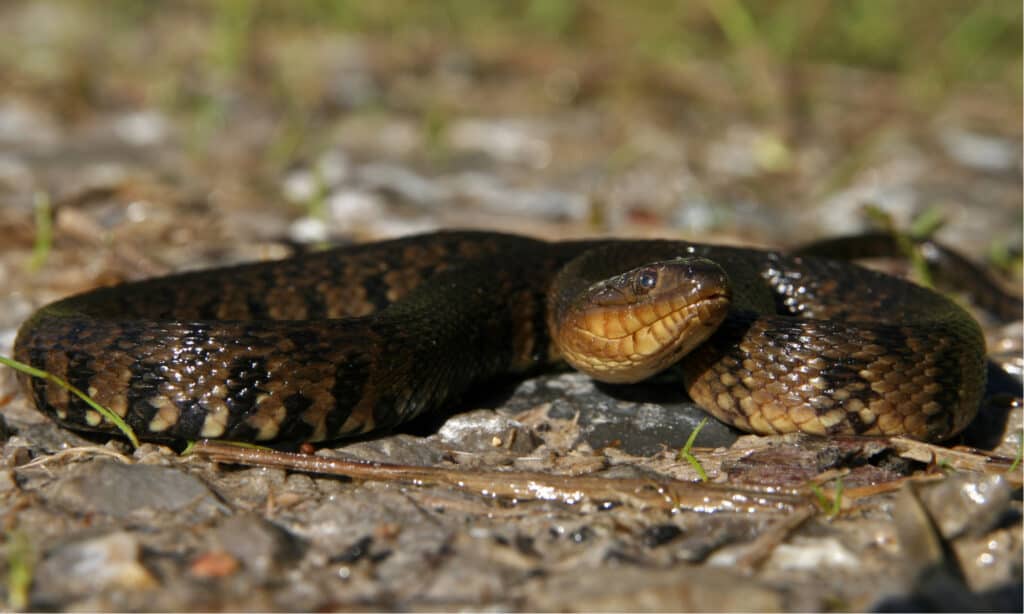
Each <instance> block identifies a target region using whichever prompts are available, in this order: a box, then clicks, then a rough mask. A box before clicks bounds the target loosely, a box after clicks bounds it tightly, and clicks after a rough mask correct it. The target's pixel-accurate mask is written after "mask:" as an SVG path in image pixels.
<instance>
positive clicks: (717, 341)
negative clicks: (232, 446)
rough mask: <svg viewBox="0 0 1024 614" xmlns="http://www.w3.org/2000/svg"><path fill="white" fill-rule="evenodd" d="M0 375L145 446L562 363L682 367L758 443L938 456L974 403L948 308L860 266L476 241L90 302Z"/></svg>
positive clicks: (430, 397)
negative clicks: (820, 441)
mask: <svg viewBox="0 0 1024 614" xmlns="http://www.w3.org/2000/svg"><path fill="white" fill-rule="evenodd" d="M678 332H686V333H688V334H690V333H692V335H691V336H683V339H684V340H683V341H675V340H674V339H676V338H677V334H676V333H678ZM15 356H16V358H18V359H19V360H21V361H23V362H27V363H29V364H31V365H33V366H35V367H37V368H41V369H45V370H47V371H49V372H51V373H53V374H55V375H58V376H60V377H62V378H64V379H66V380H67V381H68V382H70V383H71V384H73V385H75V386H77V387H78V388H80V389H81V390H84V391H87V392H88V393H89V394H90V395H91V396H93V397H94V398H95V399H96V400H97V401H98V402H100V403H101V404H103V405H105V406H107V407H108V408H110V409H111V410H112V411H114V412H116V413H117V414H119V415H120V416H122V417H123V418H124V419H125V421H126V422H127V423H128V424H129V425H130V426H131V427H132V428H133V429H135V431H136V433H138V434H139V436H140V437H143V438H146V439H157V440H160V439H163V440H167V439H196V438H203V437H212V438H225V439H234V440H251V441H261V442H270V441H319V440H325V439H334V438H340V437H345V436H350V435H356V434H362V433H367V432H369V431H374V430H377V429H385V428H388V427H392V426H394V425H397V424H399V423H401V422H404V421H406V420H409V419H410V418H412V417H413V416H416V415H418V414H420V413H422V412H425V411H431V410H435V409H438V408H440V407H443V406H449V405H451V404H452V403H454V402H455V400H456V399H457V398H458V397H460V396H461V395H463V394H464V393H466V392H467V391H468V390H470V389H471V388H473V387H475V386H479V385H480V384H482V383H484V382H486V381H488V380H492V379H493V378H496V377H499V376H503V375H509V374H520V373H527V372H533V371H537V370H539V369H542V368H545V367H547V366H549V365H553V364H555V363H557V362H559V360H560V359H562V358H565V359H568V360H569V362H571V363H572V364H574V365H576V366H577V367H580V368H582V369H583V370H585V371H587V372H588V373H591V374H592V375H594V376H595V377H597V378H599V379H604V380H607V381H634V380H636V379H639V378H642V377H646V376H647V375H651V374H653V373H656V372H658V371H660V370H662V369H666V368H678V369H680V370H681V372H682V378H683V381H684V383H685V386H686V388H687V390H688V392H689V394H690V396H691V397H692V398H693V399H694V400H695V401H696V402H697V403H698V404H699V405H701V406H702V407H703V408H705V409H706V410H707V411H709V412H710V413H712V414H714V415H715V416H716V417H717V418H719V419H721V420H723V421H725V422H727V423H729V424H732V425H734V426H736V427H738V428H740V429H743V430H746V431H751V432H755V433H765V434H768V433H785V432H790V431H804V432H808V433H816V434H821V435H827V434H845V433H857V434H868V435H892V434H905V435H909V436H911V437H915V438H919V439H926V440H942V439H946V438H949V437H951V436H952V435H954V434H956V433H958V432H959V431H960V430H962V429H963V428H964V427H965V426H966V425H967V424H968V423H969V422H970V421H971V420H972V419H973V417H974V415H975V413H976V412H977V409H978V405H979V402H980V399H981V395H982V393H983V389H984V385H985V345H984V340H983V337H982V333H981V330H980V328H979V326H978V324H977V323H976V322H975V321H974V320H973V319H972V318H971V317H970V316H969V315H968V314H967V313H966V312H965V311H964V310H962V309H961V308H960V307H958V306H957V305H956V304H955V303H954V302H952V301H951V300H949V299H947V298H945V297H943V296H941V295H939V294H937V293H935V292H932V291H930V290H927V289H924V288H921V287H918V286H916V285H913V284H911V283H908V282H904V281H901V280H899V279H896V278H893V277H889V276H886V275H883V274H881V273H876V272H873V271H869V270H867V269H864V268H861V267H858V266H856V265H853V264H848V263H845V262H838V261H832V260H826V259H816V258H810V257H798V256H791V255H786V254H783V253H779V252H772V251H758V250H751V249H740V248H730V247H716V246H710V245H700V244H693V243H684V242H672V241H616V240H604V241H579V242H561V243H547V242H542V241H538V240H534V239H529V238H525V237H519V236H513V235H504V234H497V233H485V232H441V233H434V234H428V235H422V236H417V237H410V238H404V239H398V240H392V241H385V242H380V243H371V244H365V245H357V246H351V247H344V248H339V249H336V250H332V251H327V252H320V253H312V254H306V255H302V256H298V257H295V258H291V259H288V260H282V261H278V262H270V263H259V264H249V265H242V266H236V267H229V268H221V269H214V270H209V271H200V272H192V273H185V274H179V275H173V276H169V277H163V278H158V279H153V280H148V281H142V282H137V283H131V284H125V285H121V286H115V287H111V288H102V289H97V290H93V291H91V292H86V293H84V294H80V295H78V296H73V297H71V298H67V299H64V300H61V301H58V302H56V303H53V304H51V305H48V306H46V307H44V308H42V309H41V310H39V311H38V312H37V313H36V314H35V315H34V316H33V317H32V318H30V319H29V320H28V321H27V322H26V323H25V324H24V325H23V326H22V327H21V330H20V331H19V333H18V337H17V340H16V343H15ZM673 365H678V366H673ZM25 385H26V387H27V389H28V390H29V391H30V395H31V397H32V398H33V399H34V401H35V403H36V405H37V406H38V407H39V408H40V409H41V410H42V411H44V412H45V413H47V414H48V415H50V416H51V417H53V418H54V419H56V420H57V421H58V422H59V423H60V424H62V425H65V426H67V427H70V428H73V429H81V430H92V431H105V432H113V431H114V427H113V425H111V424H109V423H108V422H106V421H105V420H104V419H103V418H102V417H101V416H100V414H99V413H97V412H96V411H94V410H92V409H90V408H89V407H88V406H87V405H86V404H85V403H83V402H82V401H80V400H79V399H78V398H76V397H73V396H71V395H69V394H68V392H67V391H65V390H64V389H63V388H60V387H59V386H57V385H55V384H53V383H51V382H48V381H45V380H40V379H31V380H29V379H28V378H25Z"/></svg>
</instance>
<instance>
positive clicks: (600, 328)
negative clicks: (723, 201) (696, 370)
mask: <svg viewBox="0 0 1024 614" xmlns="http://www.w3.org/2000/svg"><path fill="white" fill-rule="evenodd" d="M730 302H731V290H730V287H729V280H728V277H727V276H726V274H725V272H724V271H723V270H722V269H721V268H720V267H719V266H718V265H717V264H715V263H713V262H711V261H709V260H705V259H702V258H679V259H675V260H669V261H664V262H657V263H654V264H650V265H646V266H643V267H639V268H636V269H632V270H631V271H627V272H626V273H623V274H621V275H617V276H615V277H613V278H610V279H608V280H605V281H603V282H600V283H598V284H595V285H593V286H591V287H590V288H589V289H588V290H587V291H586V292H584V293H583V295H582V296H581V297H579V298H578V299H577V300H576V301H575V302H574V306H573V308H572V309H570V310H569V311H568V312H567V313H566V314H565V315H564V316H563V321H562V323H561V325H560V326H559V327H558V330H559V333H558V335H557V337H558V338H559V339H558V342H559V344H560V347H561V350H562V354H563V356H564V358H565V359H566V361H567V362H569V364H571V365H572V366H573V367H575V368H577V369H578V370H580V371H583V372H584V373H587V374H588V375H590V376H591V377H593V378H594V379H597V380H600V381H604V382H613V383H627V382H635V381H639V380H642V379H645V378H647V377H650V376H652V375H654V374H656V373H658V372H660V371H662V370H664V369H665V368H667V367H669V366H671V365H672V364H673V363H675V362H676V361H677V360H679V359H680V358H682V357H683V356H684V355H686V354H687V353H689V352H690V351H692V350H693V349H694V348H696V347H697V346H698V345H700V344H701V343H703V342H704V341H705V340H706V339H707V338H708V337H710V336H711V334H712V333H713V332H714V331H715V330H716V329H717V328H718V325H719V324H721V322H722V321H723V320H724V319H725V315H726V313H727V312H728V310H729V305H730Z"/></svg>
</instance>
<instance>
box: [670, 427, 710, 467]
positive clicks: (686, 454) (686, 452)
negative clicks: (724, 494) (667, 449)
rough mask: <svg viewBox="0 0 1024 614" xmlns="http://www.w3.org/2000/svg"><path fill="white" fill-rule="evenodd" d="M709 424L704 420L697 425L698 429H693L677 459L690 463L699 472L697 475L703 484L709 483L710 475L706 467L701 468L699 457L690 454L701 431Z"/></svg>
mask: <svg viewBox="0 0 1024 614" xmlns="http://www.w3.org/2000/svg"><path fill="white" fill-rule="evenodd" d="M707 423H708V419H707V418H704V419H703V420H701V421H700V422H698V423H697V426H696V428H694V429H693V432H691V433H690V436H689V437H688V438H687V439H686V443H685V444H684V445H683V447H682V448H680V450H679V455H678V457H677V458H680V459H683V460H685V461H686V462H688V463H690V466H691V467H693V469H694V471H696V472H697V475H699V476H700V481H701V482H707V481H708V474H707V473H706V472H705V471H704V467H702V466H701V464H700V461H699V460H697V457H696V456H694V455H693V454H692V453H691V452H690V450H692V449H693V443H694V442H695V441H697V435H699V434H700V431H701V429H703V428H704V425H705V424H707Z"/></svg>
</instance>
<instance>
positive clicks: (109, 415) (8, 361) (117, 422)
mask: <svg viewBox="0 0 1024 614" xmlns="http://www.w3.org/2000/svg"><path fill="white" fill-rule="evenodd" d="M0 364H2V365H7V366H8V367H10V368H12V369H14V370H15V371H21V372H22V373H24V374H26V375H30V376H32V377H38V378H40V379H45V380H49V381H51V382H53V383H55V384H57V385H58V386H60V387H61V388H63V389H65V390H67V391H68V392H70V393H71V394H73V395H75V396H76V397H78V398H80V399H82V400H83V401H85V402H86V403H87V404H88V405H89V407H91V408H93V409H95V410H96V411H98V412H99V414H100V415H101V416H103V417H104V418H105V419H106V420H108V421H109V422H110V423H112V424H113V425H114V426H116V427H117V428H118V430H120V431H121V433H122V434H124V436H125V437H127V438H128V441H130V442H131V444H132V447H135V448H137V447H139V438H138V437H136V436H135V431H134V430H132V427H130V426H128V423H127V422H125V421H124V420H123V419H122V418H121V416H118V415H117V414H115V413H114V412H112V411H110V410H109V409H107V408H106V407H103V406H102V405H100V404H99V403H97V402H96V401H94V400H93V399H92V398H91V397H90V396H89V395H87V394H85V393H84V392H82V391H81V390H79V389H78V388H76V387H74V386H72V385H71V384H69V383H68V382H66V381H65V380H63V379H62V378H60V377H57V376H56V375H54V374H52V373H49V372H47V371H43V370H42V369H36V368H35V367H33V366H31V365H26V364H25V363H23V362H19V361H17V360H14V359H13V358H8V357H7V356H0Z"/></svg>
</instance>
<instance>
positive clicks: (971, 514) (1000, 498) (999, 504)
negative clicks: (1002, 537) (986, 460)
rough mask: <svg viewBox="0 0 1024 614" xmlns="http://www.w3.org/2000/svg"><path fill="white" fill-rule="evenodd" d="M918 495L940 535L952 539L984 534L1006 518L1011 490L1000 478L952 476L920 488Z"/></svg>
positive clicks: (1003, 479)
mask: <svg viewBox="0 0 1024 614" xmlns="http://www.w3.org/2000/svg"><path fill="white" fill-rule="evenodd" d="M918 496H919V497H920V498H921V502H922V503H924V505H925V507H926V508H927V509H928V513H929V514H930V515H931V517H932V519H933V520H934V521H935V524H936V526H937V527H938V529H939V532H940V533H941V534H942V536H943V537H944V538H946V539H954V538H956V537H959V536H960V535H963V534H964V533H969V534H970V535H973V536H979V535H984V534H985V533H988V532H989V531H991V530H992V529H993V528H995V527H996V526H997V525H998V524H999V523H1000V522H1002V521H1003V520H1004V519H1006V518H1007V514H1009V513H1010V500H1011V498H1012V496H1013V488H1012V487H1011V486H1010V484H1009V483H1008V482H1007V481H1006V479H1005V478H1004V477H1003V476H1001V475H987V476H973V475H966V474H953V475H950V476H949V477H947V478H946V479H945V480H942V481H941V482H939V483H938V484H930V485H928V486H927V487H923V488H921V489H920V490H919V492H918ZM1018 516H1019V514H1018Z"/></svg>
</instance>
